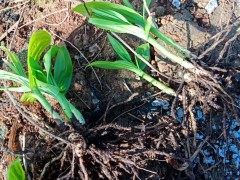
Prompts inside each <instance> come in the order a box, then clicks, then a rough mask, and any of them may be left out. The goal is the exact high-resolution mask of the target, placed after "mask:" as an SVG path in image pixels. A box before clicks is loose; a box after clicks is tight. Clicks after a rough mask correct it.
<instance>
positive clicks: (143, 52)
mask: <svg viewBox="0 0 240 180" xmlns="http://www.w3.org/2000/svg"><path fill="white" fill-rule="evenodd" d="M136 52H137V53H138V54H139V55H140V56H142V57H143V58H144V59H145V60H147V61H149V60H150V46H149V43H145V44H142V45H140V46H138V47H137V49H136ZM135 60H136V64H137V66H138V68H140V69H141V70H144V69H145V67H146V64H145V63H144V62H143V61H142V60H141V59H139V58H138V57H137V56H135Z"/></svg>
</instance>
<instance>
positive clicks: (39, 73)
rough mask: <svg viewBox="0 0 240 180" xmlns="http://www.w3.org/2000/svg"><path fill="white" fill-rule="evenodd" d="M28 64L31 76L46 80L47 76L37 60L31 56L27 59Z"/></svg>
mask: <svg viewBox="0 0 240 180" xmlns="http://www.w3.org/2000/svg"><path fill="white" fill-rule="evenodd" d="M28 63H29V66H30V67H31V70H32V71H33V72H32V76H33V77H34V78H36V79H38V80H40V81H42V82H47V76H46V73H45V72H44V71H43V68H42V66H40V65H39V64H38V62H37V61H35V60H34V59H33V58H30V60H29V62H28Z"/></svg>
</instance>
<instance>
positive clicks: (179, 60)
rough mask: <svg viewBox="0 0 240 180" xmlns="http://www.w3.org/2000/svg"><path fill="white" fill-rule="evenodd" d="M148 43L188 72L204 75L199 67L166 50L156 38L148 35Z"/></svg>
mask: <svg viewBox="0 0 240 180" xmlns="http://www.w3.org/2000/svg"><path fill="white" fill-rule="evenodd" d="M148 43H150V44H151V45H153V47H155V48H156V49H157V50H159V51H160V53H161V54H162V55H164V56H166V57H167V58H169V59H170V60H171V61H173V62H175V63H177V64H179V65H181V66H182V67H184V68H186V69H187V70H189V71H190V72H192V73H194V74H197V75H204V74H205V73H204V72H203V71H201V70H199V69H197V68H196V67H195V66H194V65H193V64H192V63H191V62H189V61H187V60H185V59H183V58H182V57H180V56H178V55H176V54H174V53H172V52H170V51H168V50H167V49H166V48H165V47H164V46H163V45H161V44H160V43H159V42H157V40H155V39H154V38H153V37H151V36H149V37H148Z"/></svg>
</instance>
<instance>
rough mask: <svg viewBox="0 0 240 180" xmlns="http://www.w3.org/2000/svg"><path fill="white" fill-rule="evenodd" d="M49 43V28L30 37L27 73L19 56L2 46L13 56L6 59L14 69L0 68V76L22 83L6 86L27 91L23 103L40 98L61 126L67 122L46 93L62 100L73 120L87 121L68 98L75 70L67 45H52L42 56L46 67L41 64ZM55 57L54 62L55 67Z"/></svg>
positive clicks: (70, 119)
mask: <svg viewBox="0 0 240 180" xmlns="http://www.w3.org/2000/svg"><path fill="white" fill-rule="evenodd" d="M50 43H51V35H50V34H49V33H48V32H47V31H44V30H39V31H36V32H35V33H34V34H33V35H32V36H31V38H30V42H29V47H28V57H27V65H28V76H27V74H26V73H25V71H24V68H23V66H22V63H21V61H20V60H19V58H18V57H17V56H16V55H15V54H14V53H12V52H10V51H9V50H8V49H7V48H5V47H3V46H0V49H2V50H3V51H5V52H6V53H7V54H8V56H9V58H10V62H8V61H6V60H4V62H5V63H6V64H7V66H8V67H9V68H10V69H11V71H12V72H8V71H5V70H0V79H5V80H9V81H14V82H17V83H19V84H21V87H8V88H7V89H8V90H10V91H15V92H23V93H24V94H23V95H22V98H21V102H23V103H33V102H34V101H36V100H37V101H39V102H40V103H41V104H42V106H43V107H44V108H45V109H46V110H47V111H48V112H49V113H50V114H51V115H52V117H53V118H54V119H55V120H56V122H57V124H58V125H60V124H62V123H64V121H63V119H62V117H61V116H60V115H59V114H58V113H57V112H56V111H54V110H53V108H52V106H51V105H50V103H49V102H48V101H47V99H46V98H45V97H44V95H43V94H45V95H48V96H50V97H52V98H54V99H56V100H57V101H58V102H59V104H60V105H61V107H62V109H63V111H64V113H65V114H66V117H67V118H68V120H69V121H70V122H71V121H72V120H73V119H77V120H78V121H79V122H80V123H82V124H84V123H85V120H84V118H83V116H82V114H81V113H80V112H79V111H78V110H77V109H76V108H75V107H74V106H73V105H72V104H71V103H70V102H69V101H68V100H67V99H66V97H65V94H66V93H67V91H68V89H69V87H70V84H71V80H72V72H73V67H72V61H71V57H70V55H69V52H68V50H67V48H66V47H64V46H62V47H60V46H55V45H53V46H51V47H50V49H49V50H48V51H47V52H46V54H45V55H44V57H43V64H44V67H42V66H41V65H40V63H39V62H40V59H41V56H42V54H43V52H44V51H45V50H46V48H47V47H49V46H50ZM54 59H55V63H54V66H53V60H54ZM53 69H54V70H53ZM0 90H5V87H1V88H0Z"/></svg>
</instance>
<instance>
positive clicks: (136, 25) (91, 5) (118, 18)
mask: <svg viewBox="0 0 240 180" xmlns="http://www.w3.org/2000/svg"><path fill="white" fill-rule="evenodd" d="M126 2H127V3H126ZM126 2H125V3H126V5H127V6H128V7H126V6H123V5H119V4H114V3H109V2H87V3H84V4H80V5H78V6H77V7H75V8H74V9H73V11H76V12H78V13H80V14H82V15H84V16H87V17H89V18H90V19H89V22H90V23H92V24H93V25H95V26H97V27H99V28H102V29H105V30H109V31H112V32H117V33H128V34H132V35H135V36H137V37H139V38H141V39H143V40H145V41H147V42H148V43H149V44H151V45H153V46H154V47H155V48H156V49H157V50H158V51H159V52H160V54H162V55H164V56H166V57H167V58H169V59H170V60H171V61H173V62H175V63H178V64H179V65H181V66H183V67H184V68H186V69H188V70H189V71H190V72H193V73H195V74H197V75H205V71H203V70H201V69H199V68H197V67H196V66H194V65H193V64H192V63H191V62H189V61H187V60H185V59H184V58H182V57H180V56H178V55H176V54H174V53H172V52H170V51H169V50H168V49H167V48H166V47H164V46H163V45H161V44H160V43H159V42H158V41H157V40H156V39H154V37H153V36H152V35H155V36H156V37H158V38H159V39H161V40H162V41H164V42H165V43H166V44H168V45H170V46H172V47H173V48H174V49H176V50H177V51H178V52H179V53H181V54H182V55H183V56H185V57H195V56H194V55H193V54H192V53H190V52H189V51H188V50H186V49H184V48H183V47H181V46H180V45H178V44H177V43H176V42H174V41H173V40H172V39H171V38H169V37H167V36H166V35H164V34H163V33H161V32H160V31H159V30H158V28H157V27H156V26H155V25H154V23H153V20H152V18H151V15H150V16H149V18H147V19H146V18H145V15H143V16H142V15H140V14H139V13H138V12H136V11H135V10H134V9H132V7H131V6H130V5H129V1H127V0H126ZM147 4H149V3H147ZM146 6H147V5H146V3H144V9H146V8H147V7H146Z"/></svg>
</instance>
